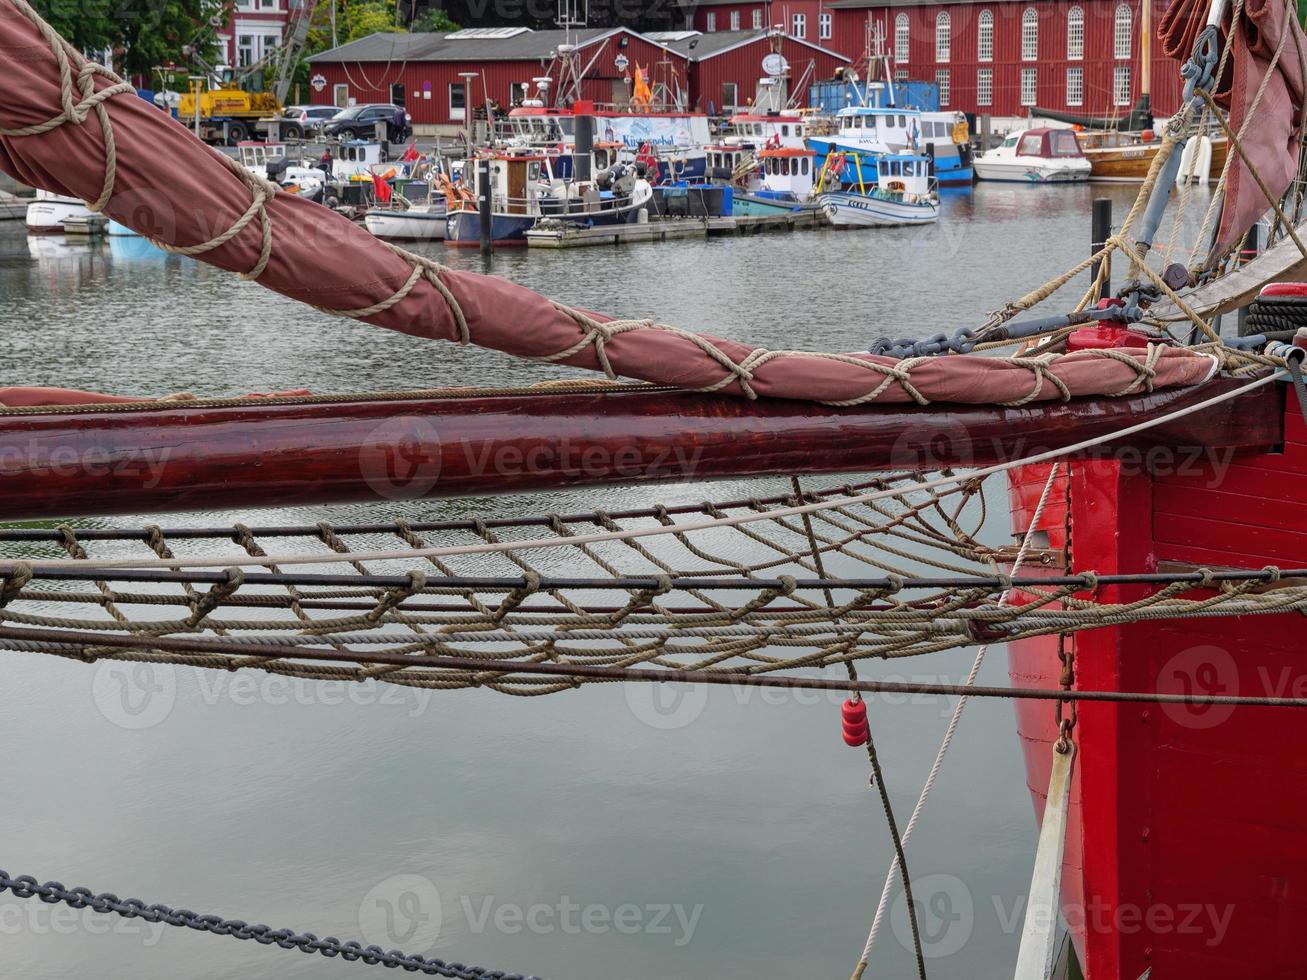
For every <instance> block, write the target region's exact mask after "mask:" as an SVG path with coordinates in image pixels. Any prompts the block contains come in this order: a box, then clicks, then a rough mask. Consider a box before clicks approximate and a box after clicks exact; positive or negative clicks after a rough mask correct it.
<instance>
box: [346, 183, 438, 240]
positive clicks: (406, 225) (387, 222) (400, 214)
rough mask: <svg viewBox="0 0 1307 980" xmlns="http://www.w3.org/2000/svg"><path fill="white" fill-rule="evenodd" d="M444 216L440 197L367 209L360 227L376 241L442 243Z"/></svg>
mask: <svg viewBox="0 0 1307 980" xmlns="http://www.w3.org/2000/svg"><path fill="white" fill-rule="evenodd" d="M447 216H448V210H447V203H446V200H445V196H444V195H443V194H438V195H435V196H432V197H431V198H430V199H429V200H427V201H425V202H423V203H420V204H407V205H405V204H402V203H400V204H395V203H394V202H392V204H391V205H390V206H387V207H373V208H369V209H368V210H367V211H366V212H365V213H364V215H363V225H364V227H366V228H367V230H368V231H370V232H372V234H374V235H376V236H377V237H378V238H384V239H388V240H391V241H401V242H435V241H444V238H445V224H446V218H447Z"/></svg>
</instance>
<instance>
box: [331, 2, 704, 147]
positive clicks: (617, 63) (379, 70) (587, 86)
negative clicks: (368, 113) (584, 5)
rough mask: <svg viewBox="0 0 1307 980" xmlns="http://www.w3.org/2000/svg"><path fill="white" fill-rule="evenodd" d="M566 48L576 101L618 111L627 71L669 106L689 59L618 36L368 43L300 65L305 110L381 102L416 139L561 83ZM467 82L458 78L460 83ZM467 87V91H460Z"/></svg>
mask: <svg viewBox="0 0 1307 980" xmlns="http://www.w3.org/2000/svg"><path fill="white" fill-rule="evenodd" d="M569 43H570V44H571V45H573V47H574V50H575V55H576V58H575V64H576V65H577V71H579V72H580V74H581V82H580V90H579V93H578V94H577V95H576V97H577V98H581V99H589V100H591V101H593V102H595V103H599V104H614V103H615V104H618V105H621V104H624V103H625V102H627V101H628V99H629V98H630V93H631V78H632V75H633V73H634V71H635V70H636V68H637V67H641V68H644V69H646V70H647V71H648V72H649V73H650V77H651V81H652V84H654V85H655V86H658V87H660V88H662V90H664V91H666V92H667V93H669V94H670V95H671V96H672V97H675V96H677V95H679V96H680V97H682V98H686V97H688V96H687V93H688V85H689V70H688V68H689V60H688V59H687V58H686V57H685V56H684V55H683V54H681V53H679V52H677V51H674V50H672V49H671V48H670V47H668V46H667V45H664V44H659V43H657V42H655V41H652V40H650V39H648V38H646V37H643V36H642V35H640V34H637V33H635V32H634V31H630V30H628V29H626V28H621V27H619V28H591V29H587V30H581V31H572V32H571V33H570V35H569V34H568V33H566V32H564V31H532V30H530V29H529V28H525V27H505V28H473V29H469V30H463V31H456V32H454V33H452V34H372V35H369V36H368V37H365V38H361V39H359V40H357V41H352V42H351V43H349V44H345V45H342V46H341V47H338V48H333V49H332V50H331V51H326V52H323V53H322V54H319V55H315V56H313V57H312V58H310V59H309V65H310V68H309V77H310V88H311V90H312V100H313V102H314V103H315V104H328V105H330V104H334V105H339V106H346V105H351V104H355V103H364V102H391V103H394V104H395V105H402V106H404V107H405V108H406V109H407V110H408V112H409V114H410V115H411V116H412V117H413V124H414V126H415V127H419V128H420V130H419V131H421V132H437V131H441V130H454V129H457V128H459V127H461V126H462V125H463V124H464V122H465V120H466V119H467V114H468V111H469V109H472V110H475V109H476V108H477V107H479V106H483V105H485V104H486V103H487V102H489V101H490V100H493V101H495V102H496V103H498V104H499V105H501V106H503V107H508V106H511V105H513V104H514V103H516V102H519V101H521V100H522V99H523V98H525V97H527V96H528V95H529V94H532V93H534V91H535V87H534V84H533V80H534V79H536V78H539V77H544V76H548V77H550V78H551V79H552V80H553V85H552V92H553V93H558V92H559V91H563V90H566V89H567V88H569V86H567V85H565V84H562V83H563V82H565V81H566V80H565V79H563V78H561V77H560V76H562V75H563V74H565V72H566V69H565V67H564V59H562V58H560V57H559V54H560V51H559V49H560V46H562V47H563V50H564V52H565V51H566V45H568V44H569ZM469 74H470V75H474V76H475V77H472V78H467V77H464V76H465V75H469ZM469 82H470V83H471V88H470V89H469V87H468V84H469Z"/></svg>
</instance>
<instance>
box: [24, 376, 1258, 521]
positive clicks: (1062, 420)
mask: <svg viewBox="0 0 1307 980" xmlns="http://www.w3.org/2000/svg"><path fill="white" fill-rule="evenodd" d="M1241 384H1242V382H1236V381H1229V380H1223V379H1217V380H1214V381H1212V382H1209V383H1207V384H1204V385H1199V386H1196V387H1191V388H1172V389H1165V390H1161V391H1157V392H1154V393H1153V394H1150V395H1143V396H1139V397H1134V398H1120V399H1086V400H1083V401H1072V402H1069V403H1065V404H1063V403H1041V404H1034V405H1030V406H1025V407H1021V408H1003V407H979V406H930V407H927V408H918V407H915V406H871V407H865V408H845V409H841V408H833V407H827V406H821V405H813V404H810V403H806V402H797V401H783V400H778V399H771V400H759V401H754V402H749V401H744V400H741V399H733V398H722V397H720V396H712V395H697V394H693V393H688V392H673V391H666V390H658V389H650V388H648V387H643V388H641V387H636V386H632V387H631V388H629V389H626V390H616V391H614V390H597V389H593V388H586V387H584V386H583V387H581V388H580V389H579V390H578V391H574V392H567V393H561V392H560V393H549V392H547V391H536V392H520V393H516V394H493V393H483V394H477V393H474V392H471V391H466V392H459V391H456V390H455V391H451V392H448V393H445V394H444V395H443V396H442V395H441V393H425V394H417V395H413V396H410V397H403V396H382V397H377V398H373V399H354V400H335V401H333V400H321V399H312V398H288V399H274V400H238V401H228V402H225V403H217V404H204V403H193V404H192V403H186V402H172V403H162V404H161V403H144V404H119V405H111V406H77V407H71V408H60V409H29V410H14V409H9V410H5V411H4V412H0V473H3V475H4V479H3V480H0V519H3V520H13V519H23V518H45V517H61V516H67V515H79V516H97V515H109V514H146V513H155V512H167V511H179V510H198V509H210V508H218V509H222V508H232V507H241V508H251V507H262V506H283V505H314V504H326V503H343V502H351V501H377V500H385V499H392V500H393V499H413V498H417V497H435V496H447V497H455V496H468V495H473V494H483V493H512V492H520V491H527V490H537V489H546V488H556V487H563V486H595V485H606V484H613V483H641V482H659V481H674V480H686V479H715V478H723V477H747V476H760V475H772V474H789V473H851V472H867V471H873V470H904V469H913V470H931V469H939V468H940V467H943V466H981V465H987V464H990V463H995V462H1001V461H1009V460H1014V459H1021V458H1027V457H1029V456H1030V455H1032V454H1034V453H1036V452H1040V451H1043V450H1047V449H1054V448H1061V447H1065V446H1069V445H1073V444H1075V443H1077V442H1079V441H1081V440H1084V439H1088V438H1090V437H1093V436H1098V435H1105V434H1109V433H1113V432H1117V431H1119V430H1120V429H1122V428H1124V427H1125V426H1126V425H1128V424H1130V423H1132V422H1137V421H1139V420H1140V419H1142V418H1145V417H1147V416H1149V415H1153V414H1161V413H1166V412H1169V411H1174V410H1176V409H1179V408H1182V407H1185V406H1190V405H1194V404H1196V403H1198V402H1202V401H1204V400H1206V399H1208V398H1211V397H1212V396H1213V395H1215V394H1218V393H1220V392H1223V391H1228V390H1230V388H1231V386H1234V387H1238V386H1240V385H1241ZM1281 398H1282V395H1281V393H1280V392H1278V391H1276V390H1275V389H1274V388H1272V387H1268V386H1263V387H1261V388H1259V389H1258V390H1256V391H1253V392H1249V393H1248V394H1245V395H1240V396H1238V397H1237V398H1233V399H1230V400H1228V401H1225V402H1222V403H1221V404H1219V405H1216V406H1213V407H1211V408H1208V409H1205V410H1203V411H1201V412H1197V413H1194V414H1193V415H1190V416H1188V417H1187V418H1186V419H1183V420H1181V421H1180V422H1177V423H1174V424H1167V425H1163V426H1159V427H1158V428H1156V429H1153V430H1150V431H1148V432H1146V433H1141V434H1139V435H1138V436H1136V437H1134V438H1132V439H1131V440H1129V441H1128V442H1127V443H1126V445H1128V446H1130V447H1133V448H1134V450H1136V451H1139V452H1144V451H1147V450H1149V449H1150V448H1151V447H1173V446H1189V447H1200V446H1208V445H1211V446H1217V447H1239V448H1244V449H1248V448H1252V447H1264V446H1268V445H1272V444H1275V443H1277V442H1278V441H1279V439H1280V438H1281V432H1280V427H1281V412H1280V405H1281ZM1101 451H1105V450H1100V452H1101Z"/></svg>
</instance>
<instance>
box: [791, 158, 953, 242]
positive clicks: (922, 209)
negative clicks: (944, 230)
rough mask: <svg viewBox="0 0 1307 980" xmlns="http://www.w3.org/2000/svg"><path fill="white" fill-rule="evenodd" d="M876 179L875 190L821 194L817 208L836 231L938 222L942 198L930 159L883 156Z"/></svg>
mask: <svg viewBox="0 0 1307 980" xmlns="http://www.w3.org/2000/svg"><path fill="white" fill-rule="evenodd" d="M855 166H856V162H855ZM876 177H877V181H876V186H875V187H873V188H859V189H857V190H854V189H852V188H849V189H847V190H827V191H822V192H821V193H820V194H818V196H817V204H818V205H819V206H820V207H822V208H823V209H825V211H826V215H827V217H828V218H829V219H830V223H831V224H832V225H833V226H834V227H836V228H890V227H895V226H898V225H928V224H933V223H935V222H936V221H938V220H939V195H938V194H937V193H935V185H934V179H933V178H932V177H931V176H930V160H929V159H928V158H927V157H924V156H920V155H917V154H912V153H893V154H891V153H882V154H880V155H879V156H878V157H877V158H876Z"/></svg>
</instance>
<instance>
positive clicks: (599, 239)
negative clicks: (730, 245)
mask: <svg viewBox="0 0 1307 980" xmlns="http://www.w3.org/2000/svg"><path fill="white" fill-rule="evenodd" d="M828 224H829V222H828V221H827V218H826V215H825V212H823V211H819V210H816V209H811V208H808V209H804V210H802V211H795V212H793V213H791V214H775V215H772V214H767V215H743V216H738V217H717V218H661V219H654V220H652V221H649V222H645V223H642V224H631V225H604V226H601V227H596V228H578V227H576V226H569V225H563V224H561V223H560V224H559V225H556V226H553V227H550V226H548V225H545V226H543V227H540V226H538V227H535V228H532V229H531V230H530V231H528V232H527V233H526V240H527V244H528V245H529V246H530V247H531V248H586V247H589V246H594V245H628V244H632V243H635V242H666V241H673V240H676V239H680V238H721V237H729V236H734V235H759V234H763V233H767V232H778V231H785V232H788V231H795V230H797V229H803V228H824V227H826V226H827V225H828Z"/></svg>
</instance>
